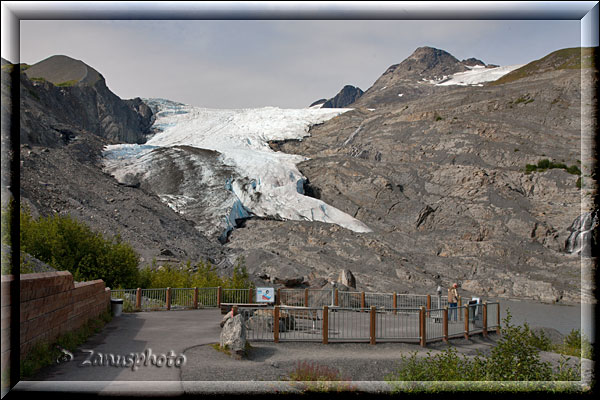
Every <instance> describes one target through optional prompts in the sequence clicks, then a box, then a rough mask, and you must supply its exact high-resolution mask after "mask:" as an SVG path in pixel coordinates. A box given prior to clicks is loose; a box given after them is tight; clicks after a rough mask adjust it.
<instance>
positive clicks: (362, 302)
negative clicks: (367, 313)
mask: <svg viewBox="0 0 600 400" xmlns="http://www.w3.org/2000/svg"><path fill="white" fill-rule="evenodd" d="M360 308H362V309H363V310H362V311H364V308H365V292H360Z"/></svg>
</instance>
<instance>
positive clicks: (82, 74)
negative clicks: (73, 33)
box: [25, 55, 104, 86]
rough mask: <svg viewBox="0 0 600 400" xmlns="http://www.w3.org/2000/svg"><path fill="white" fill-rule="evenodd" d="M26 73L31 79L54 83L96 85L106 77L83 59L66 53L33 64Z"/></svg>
mask: <svg viewBox="0 0 600 400" xmlns="http://www.w3.org/2000/svg"><path fill="white" fill-rule="evenodd" d="M25 74H27V77H28V78H29V79H36V78H37V79H40V78H42V79H44V80H46V81H48V82H51V83H53V84H54V85H61V84H68V86H73V85H76V84H80V83H83V84H86V85H94V84H95V83H96V82H97V81H99V80H101V79H104V78H103V77H102V75H100V73H99V72H98V71H96V70H95V69H94V68H92V67H90V66H89V65H87V64H86V63H84V62H83V61H81V60H76V59H74V58H71V57H69V56H65V55H55V56H51V57H48V58H46V59H45V60H42V61H40V62H38V63H36V64H33V65H32V66H31V67H29V68H28V69H27V70H25Z"/></svg>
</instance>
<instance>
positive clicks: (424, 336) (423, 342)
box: [419, 306, 427, 347]
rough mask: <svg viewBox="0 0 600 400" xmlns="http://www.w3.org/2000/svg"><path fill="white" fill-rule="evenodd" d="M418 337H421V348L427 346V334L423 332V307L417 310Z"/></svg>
mask: <svg viewBox="0 0 600 400" xmlns="http://www.w3.org/2000/svg"><path fill="white" fill-rule="evenodd" d="M419 336H420V337H421V347H425V346H426V345H427V333H426V332H425V307H423V306H421V307H420V310H419Z"/></svg>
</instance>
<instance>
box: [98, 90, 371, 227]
mask: <svg viewBox="0 0 600 400" xmlns="http://www.w3.org/2000/svg"><path fill="white" fill-rule="evenodd" d="M147 102H148V103H149V104H150V106H151V107H152V108H153V110H154V111H155V112H156V114H157V118H156V122H155V125H154V126H155V127H156V128H158V130H159V132H158V133H156V134H155V135H154V136H153V137H152V138H151V139H150V140H148V141H147V143H146V144H144V145H130V144H118V145H110V146H107V147H106V148H105V152H104V166H105V170H107V172H109V173H111V174H112V175H113V176H115V178H116V179H117V180H119V181H121V180H122V179H125V177H126V176H127V175H128V174H129V175H131V174H134V175H144V174H152V171H151V168H152V167H151V165H152V164H150V163H148V162H145V160H147V159H148V157H149V155H150V154H151V153H152V152H153V151H154V150H155V149H159V148H168V147H175V146H191V147H194V148H198V149H207V150H213V151H216V152H218V153H220V157H219V159H220V160H221V161H222V162H223V164H225V165H227V166H229V167H232V169H233V170H235V172H236V176H232V177H230V179H227V180H226V181H223V183H222V184H223V185H224V186H225V187H226V188H227V189H228V190H229V191H231V192H232V193H233V194H234V195H235V197H237V199H239V204H237V202H236V203H234V207H229V209H226V210H225V209H224V210H222V211H223V214H222V215H223V216H224V217H225V218H226V219H227V222H228V225H229V224H232V223H233V221H234V220H235V219H239V218H247V217H249V216H251V215H255V216H259V217H267V218H276V219H282V220H308V221H321V222H327V223H334V224H337V225H340V226H342V227H344V228H347V229H350V230H353V231H355V232H370V231H371V229H370V228H369V227H367V226H366V225H365V224H363V223H362V222H360V221H359V220H357V219H355V218H353V217H351V216H350V215H348V214H346V213H344V212H342V211H340V210H338V209H336V208H334V207H331V206H329V205H327V204H325V203H324V202H323V201H321V200H318V199H315V198H312V197H307V196H304V195H303V193H302V192H303V183H304V181H305V177H304V176H303V175H302V174H301V173H300V172H299V171H298V169H297V167H296V164H297V163H298V162H301V161H304V160H306V158H305V157H302V156H298V155H292V154H286V153H283V152H274V151H273V150H272V149H271V148H270V147H269V145H268V141H270V140H290V139H295V140H302V138H304V137H306V136H308V130H309V128H310V126H311V125H315V124H319V123H323V122H325V121H327V120H329V119H331V118H334V117H336V116H338V115H340V114H342V113H344V112H346V111H349V110H350V109H348V108H338V109H334V108H320V109H316V108H309V109H306V108H305V109H280V108H277V107H264V108H258V109H238V110H228V109H207V108H200V107H194V106H189V105H183V104H180V103H175V102H169V101H165V100H158V99H151V100H148V101H147ZM198 179H201V177H198ZM159 196H160V197H161V198H162V199H163V200H164V201H165V202H167V203H169V205H171V206H172V207H173V208H174V209H177V210H179V212H185V211H184V210H185V203H186V202H187V201H188V200H189V199H188V198H185V197H173V196H172V195H166V194H160V193H159ZM230 206H231V205H230Z"/></svg>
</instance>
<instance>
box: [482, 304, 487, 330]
mask: <svg viewBox="0 0 600 400" xmlns="http://www.w3.org/2000/svg"><path fill="white" fill-rule="evenodd" d="M487 335H488V331H487V301H486V302H485V303H483V337H487Z"/></svg>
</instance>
